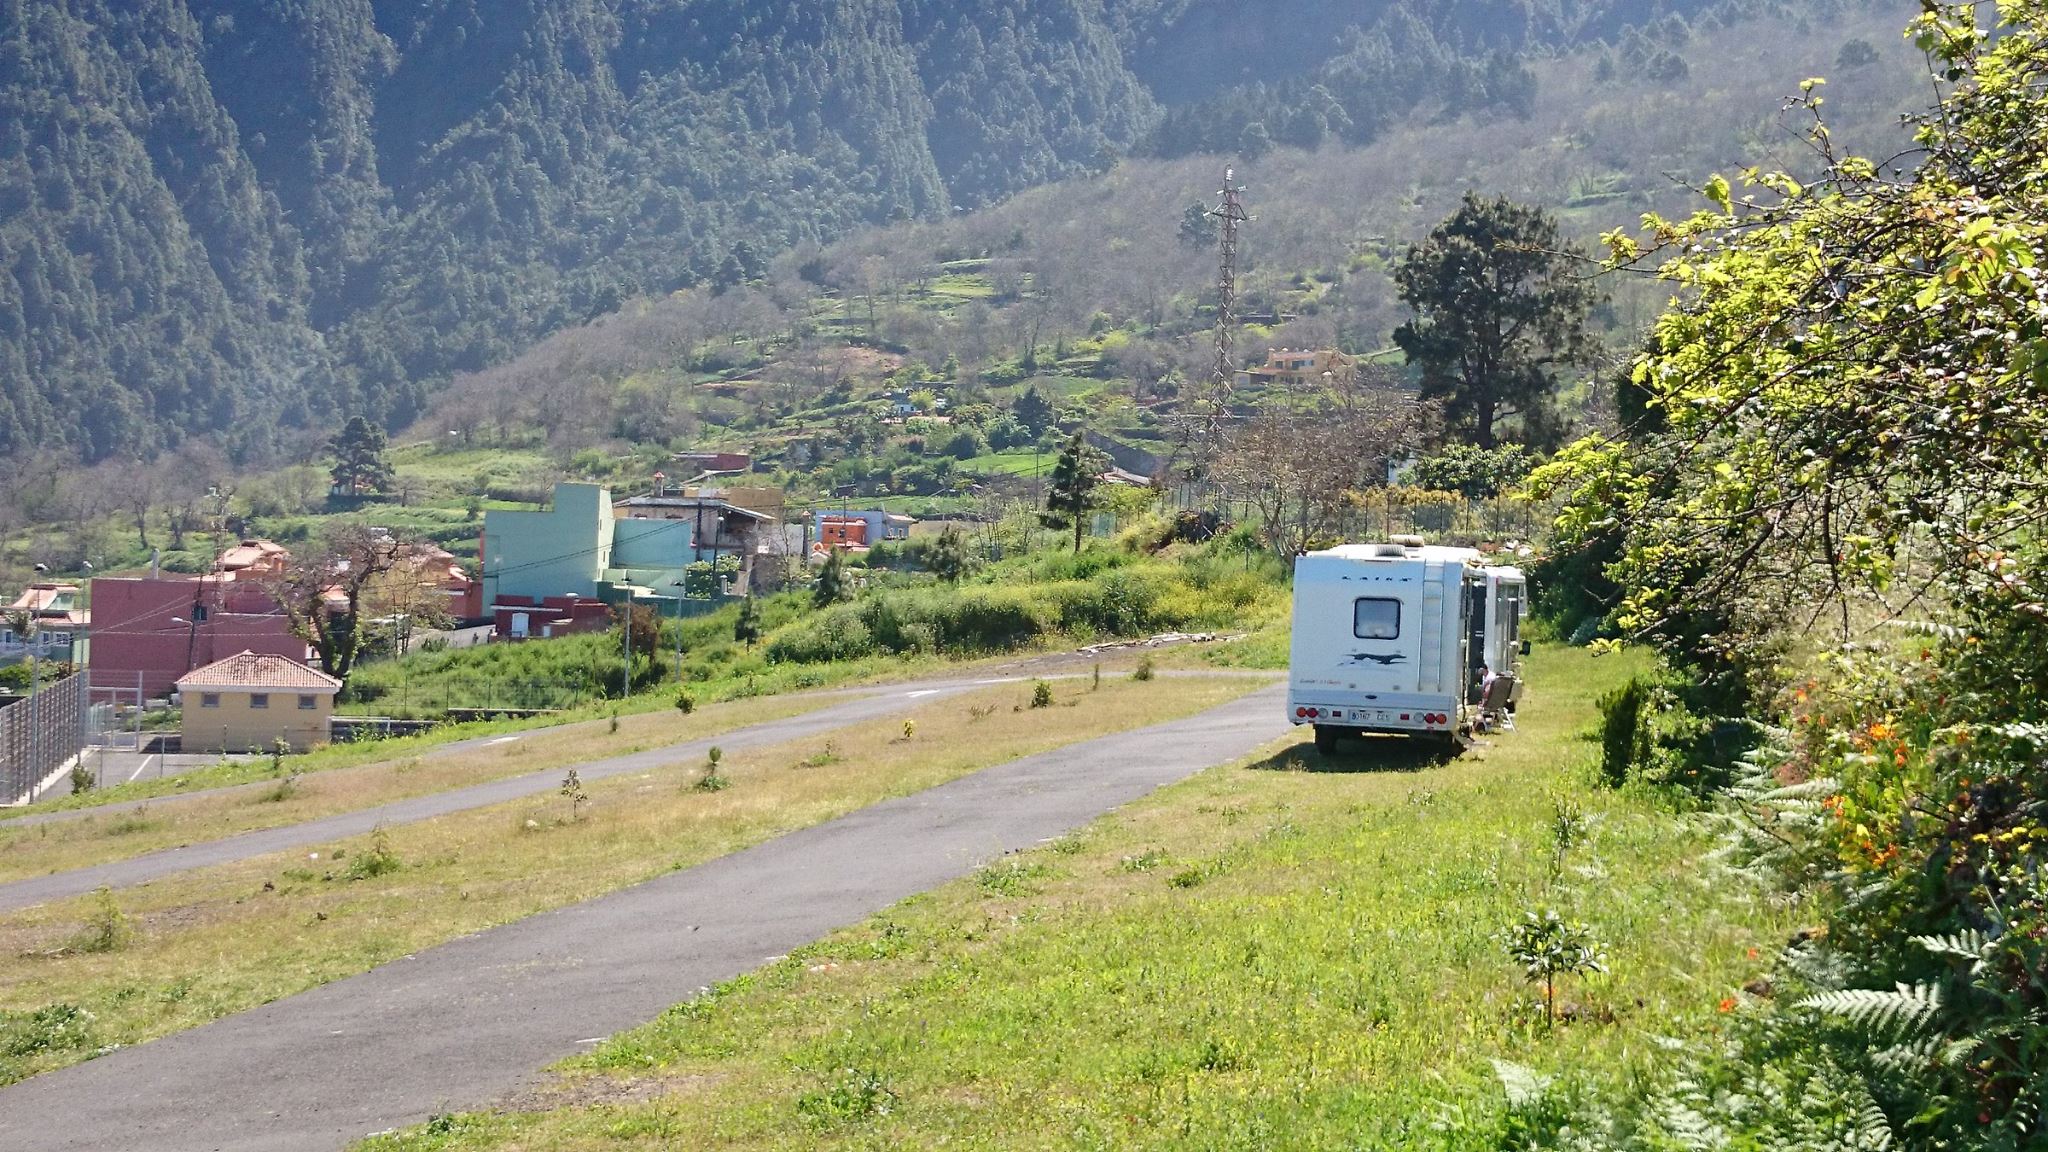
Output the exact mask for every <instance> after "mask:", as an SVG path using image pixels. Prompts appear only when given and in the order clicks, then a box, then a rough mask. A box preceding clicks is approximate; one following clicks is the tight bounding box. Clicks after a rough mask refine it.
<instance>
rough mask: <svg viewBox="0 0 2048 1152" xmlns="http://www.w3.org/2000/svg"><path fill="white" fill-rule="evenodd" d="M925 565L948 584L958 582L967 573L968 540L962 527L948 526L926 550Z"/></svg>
mask: <svg viewBox="0 0 2048 1152" xmlns="http://www.w3.org/2000/svg"><path fill="white" fill-rule="evenodd" d="M924 566H925V568H926V569H928V570H929V571H930V572H931V574H932V575H934V576H937V577H938V578H939V579H941V580H944V581H945V582H946V583H948V584H958V583H959V582H960V578H961V577H962V576H965V575H967V540H966V538H965V537H964V536H962V535H961V534H960V529H958V528H955V527H952V526H948V527H947V528H946V530H945V531H944V532H941V533H940V534H939V538H938V539H937V540H934V541H932V545H931V547H930V548H928V549H926V550H925V554H924Z"/></svg>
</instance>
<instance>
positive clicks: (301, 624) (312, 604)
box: [263, 524, 409, 680]
mask: <svg viewBox="0 0 2048 1152" xmlns="http://www.w3.org/2000/svg"><path fill="white" fill-rule="evenodd" d="M408 550H409V546H408V545H407V544H406V543H405V542H403V541H401V540H399V539H398V538H397V537H395V536H392V535H390V534H389V533H386V532H382V531H379V530H377V529H373V528H366V527H363V526H362V525H359V524H343V525H338V526H336V527H335V528H333V529H331V530H329V532H328V533H327V535H326V537H325V538H324V539H322V540H321V541H320V543H319V545H318V546H317V547H315V548H312V549H309V550H307V551H305V552H303V553H297V554H294V555H293V556H292V558H291V561H290V562H289V563H288V564H286V565H285V568H284V570H283V571H282V572H279V573H278V574H276V575H274V576H271V577H268V578H266V579H265V580H264V581H263V588H264V590H265V591H266V592H268V593H270V595H271V598H272V599H274V600H276V601H277V605H278V607H279V608H280V609H281V610H283V612H284V615H285V619H286V620H287V621H288V622H289V623H290V625H291V630H292V635H294V636H297V637H298V638H299V639H301V640H304V641H305V642H306V643H308V644H310V645H312V646H313V650H314V651H316V652H318V653H319V654H320V667H321V668H322V669H323V670H325V671H326V673H327V674H328V675H329V676H333V677H335V678H336V679H339V680H347V679H348V676H349V673H350V672H351V671H353V670H354V669H355V665H356V657H357V656H358V655H360V654H361V652H362V647H363V615H364V612H365V609H366V608H368V607H370V601H371V597H370V595H369V594H370V592H371V591H372V589H374V588H375V587H377V585H378V583H379V582H380V581H382V580H383V579H384V578H385V576H386V574H387V573H389V572H390V571H391V570H392V569H393V568H394V567H396V566H397V565H398V564H399V563H400V561H401V560H402V559H403V558H404V557H405V556H406V554H407V552H408Z"/></svg>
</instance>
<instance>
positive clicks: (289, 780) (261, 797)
mask: <svg viewBox="0 0 2048 1152" xmlns="http://www.w3.org/2000/svg"><path fill="white" fill-rule="evenodd" d="M298 792H299V774H298V773H297V772H294V773H292V774H291V775H289V776H286V777H285V778H284V779H282V780H279V781H277V782H276V783H274V784H272V785H271V786H270V787H268V788H265V789H264V790H263V791H261V792H258V793H257V794H256V802H257V803H259V804H282V803H284V802H285V801H287V800H289V799H291V798H292V797H293V796H296V795H298Z"/></svg>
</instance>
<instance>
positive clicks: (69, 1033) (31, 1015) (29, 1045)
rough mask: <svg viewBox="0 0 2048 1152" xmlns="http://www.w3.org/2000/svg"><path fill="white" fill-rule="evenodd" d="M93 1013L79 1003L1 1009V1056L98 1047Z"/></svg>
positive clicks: (30, 1054)
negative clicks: (20, 1010)
mask: <svg viewBox="0 0 2048 1152" xmlns="http://www.w3.org/2000/svg"><path fill="white" fill-rule="evenodd" d="M92 1024H93V1015H92V1013H90V1012H88V1011H86V1010H85V1009H83V1008H81V1007H79V1006H78V1005H76V1004H49V1005H45V1006H44V1007H41V1008H38V1009H36V1010H35V1011H33V1012H20V1013H16V1012H0V1056H11V1057H15V1058H17V1059H19V1058H21V1057H24V1056H34V1055H37V1054H39V1053H43V1052H75V1051H78V1050H80V1049H86V1048H96V1047H98V1046H99V1039H98V1037H97V1035H96V1034H95V1033H94V1030H93V1026H92Z"/></svg>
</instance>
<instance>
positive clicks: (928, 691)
mask: <svg viewBox="0 0 2048 1152" xmlns="http://www.w3.org/2000/svg"><path fill="white" fill-rule="evenodd" d="M938 694H939V690H938V689H937V688H926V689H924V690H923V691H921V692H906V693H904V695H906V696H908V697H910V698H911V699H912V700H915V699H917V698H918V697H919V696H937V695H938Z"/></svg>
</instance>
